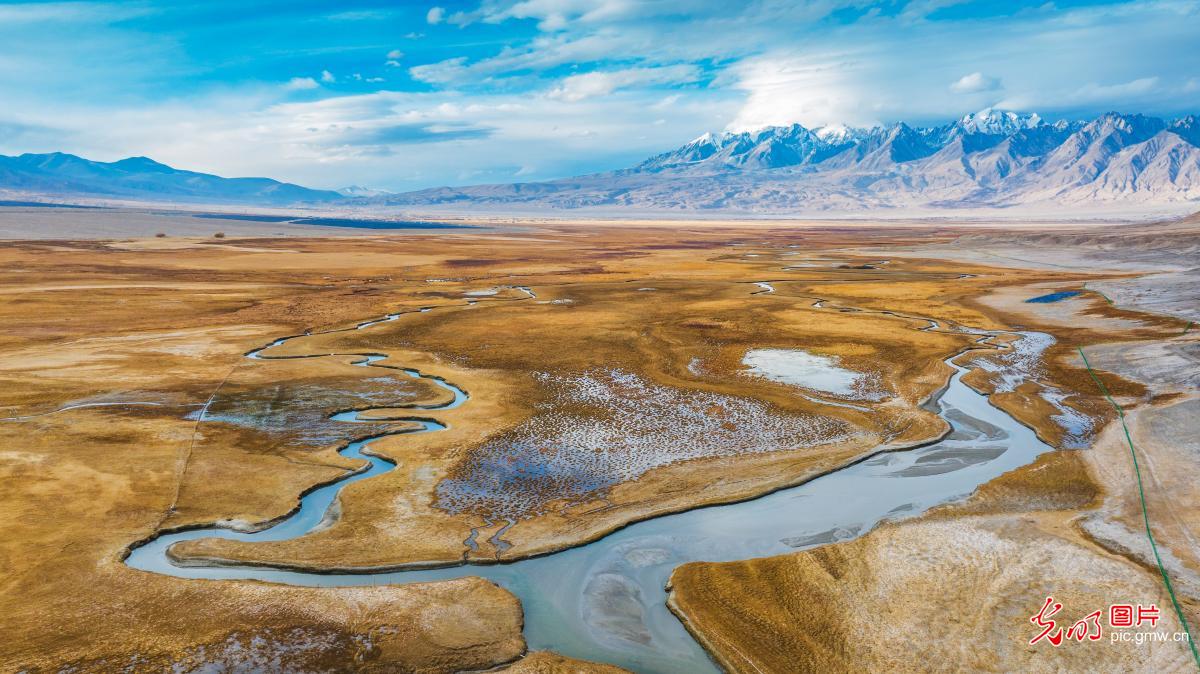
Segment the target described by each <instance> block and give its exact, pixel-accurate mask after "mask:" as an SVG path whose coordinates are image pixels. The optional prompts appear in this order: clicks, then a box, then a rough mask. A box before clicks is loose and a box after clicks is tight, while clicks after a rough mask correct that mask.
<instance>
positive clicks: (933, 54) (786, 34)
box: [0, 0, 1200, 191]
mask: <svg viewBox="0 0 1200 674" xmlns="http://www.w3.org/2000/svg"><path fill="white" fill-rule="evenodd" d="M985 107H999V108H1004V109H1012V110H1017V111H1024V112H1037V113H1039V114H1041V115H1042V116H1043V117H1045V118H1047V119H1049V120H1055V119H1060V118H1070V119H1081V118H1086V117H1090V116H1095V115H1097V114H1099V113H1102V112H1106V111H1109V110H1119V111H1123V112H1141V113H1145V114H1153V115H1159V116H1168V117H1169V116H1179V115H1183V114H1188V113H1196V112H1200V0H1146V1H1141V2H1115V1H1085V0H1059V1H1057V2H1053V1H1052V2H1045V1H1044V0H1033V1H1029V0H988V1H970V0H894V1H892V2H882V3H874V2H861V1H859V0H806V1H791V2H783V1H779V0H746V1H739V2H733V1H730V0H674V1H667V0H641V1H636V0H593V1H590V2H586V1H584V0H482V1H480V0H474V1H471V2H456V3H451V2H447V1H445V0H437V1H436V2H410V1H409V2H395V1H393V2H381V1H355V0H343V1H341V2H315V1H311V0H259V1H257V2H253V3H248V2H246V1H245V0H236V1H234V0H207V1H205V2H180V1H170V2H167V1H151V0H143V1H139V0H124V1H121V2H90V1H81V2H34V3H9V2H0V154H19V153H23V152H51V151H64V152H72V153H76V154H80V155H83V156H86V157H89V158H92V159H97V160H103V161H112V160H116V159H120V158H123V157H127V156H138V155H145V156H149V157H152V158H154V159H157V160H159V161H162V162H165V163H168V164H171V165H173V166H178V167H181V168H188V169H192V170H200V171H207V172H213V173H218V174H220V175H227V176H257V175H265V176H270V177H274V178H278V179H281V180H288V181H293V182H298V183H300V184H303V185H307V186H311V187H318V188H334V189H336V188H340V187H345V186H348V185H361V186H365V187H368V188H374V189H385V190H390V191H403V190H411V189H419V188H423V187H431V186H438V185H463V184H476V183H488V182H518V181H530V180H543V179H548V178H556V177H563V176H570V175H578V174H583V173H591V172H597V171H605V170H611V169H615V168H622V167H626V166H629V165H632V164H634V163H636V162H638V161H640V160H642V159H644V158H646V157H647V156H650V155H653V154H655V153H658V152H663V151H666V150H669V149H671V148H674V147H677V146H679V145H681V144H683V143H685V142H687V141H688V140H690V139H692V138H695V137H696V136H699V135H701V134H702V133H704V132H707V131H714V132H720V131H727V130H732V131H737V130H746V129H753V128H759V127H762V126H764V125H778V124H791V123H800V124H803V125H805V126H808V127H810V128H812V127H817V126H821V125H826V124H849V125H855V126H870V125H874V124H883V123H891V122H895V121H905V122H908V123H910V124H932V123H941V122H945V121H949V120H952V119H954V118H956V117H960V116H962V115H963V114H966V113H969V112H973V111H976V110H979V109H982V108H985Z"/></svg>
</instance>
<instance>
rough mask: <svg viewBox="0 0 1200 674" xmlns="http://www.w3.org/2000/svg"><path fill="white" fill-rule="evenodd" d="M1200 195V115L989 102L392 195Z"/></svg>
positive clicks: (488, 199)
mask: <svg viewBox="0 0 1200 674" xmlns="http://www.w3.org/2000/svg"><path fill="white" fill-rule="evenodd" d="M1196 200H1200V119H1197V117H1195V116H1188V117H1184V118H1182V119H1178V120H1174V121H1166V120H1162V119H1158V118H1154V117H1148V116H1145V115H1138V114H1121V113H1115V112H1113V113H1107V114H1104V115H1101V116H1100V117H1098V118H1096V119H1094V120H1091V121H1086V122H1080V121H1060V122H1055V123H1053V124H1050V123H1047V122H1046V121H1045V120H1043V119H1042V118H1041V117H1040V116H1038V115H1036V114H1019V113H1016V112H1012V111H1007V110H995V109H990V108H989V109H985V110H981V111H979V112H976V113H973V114H969V115H966V116H964V117H962V118H960V119H958V120H956V121H954V122H952V123H949V124H945V125H941V126H934V127H912V126H909V125H907V124H904V123H896V124H891V125H888V126H882V127H874V128H870V129H855V128H851V127H846V126H841V125H831V126H824V127H819V128H816V129H807V128H805V127H803V126H801V125H799V124H793V125H790V126H781V127H767V128H763V129H756V130H753V131H741V132H725V133H719V134H713V133H708V134H704V135H703V136H700V137H699V138H696V139H695V140H692V141H690V142H688V143H686V144H684V145H683V146H681V147H679V148H678V149H675V150H672V151H669V152H664V153H662V154H659V155H656V156H654V157H651V158H650V159H647V160H646V161H644V162H642V163H641V164H639V165H637V166H635V167H633V168H631V169H626V170H622V171H614V172H611V173H600V174H595V175H590V176H582V177H579V178H570V179H563V180H553V181H547V182H542V183H532V184H517V185H483V186H478V187H464V188H454V189H450V188H441V189H437V190H424V191H420V192H411V193H407V194H400V195H393V196H390V197H385V198H383V199H382V200H380V202H381V203H386V204H393V205H400V204H403V205H419V204H442V205H445V204H456V205H461V206H467V207H470V206H483V205H486V206H498V205H509V206H513V205H519V206H520V207H522V208H591V207H603V208H618V209H636V210H646V211H652V210H660V211H689V210H692V211H695V210H729V211H744V212H760V213H788V212H817V211H835V210H836V211H845V210H864V209H886V208H909V207H921V208H973V207H989V208H994V207H1008V206H1017V205H1030V204H1035V205H1036V204H1042V205H1047V206H1067V205H1072V206H1073V205H1077V204H1082V203H1088V202H1091V203H1101V204H1106V203H1129V204H1156V205H1164V204H1187V203H1190V202H1192V201H1196Z"/></svg>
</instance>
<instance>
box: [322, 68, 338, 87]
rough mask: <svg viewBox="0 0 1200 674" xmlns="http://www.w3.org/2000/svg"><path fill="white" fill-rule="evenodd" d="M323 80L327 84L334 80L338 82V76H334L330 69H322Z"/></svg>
mask: <svg viewBox="0 0 1200 674" xmlns="http://www.w3.org/2000/svg"><path fill="white" fill-rule="evenodd" d="M321 81H322V82H325V83H326V84H330V83H332V82H336V81H337V78H336V77H334V76H333V73H331V72H329V71H328V70H322V71H321Z"/></svg>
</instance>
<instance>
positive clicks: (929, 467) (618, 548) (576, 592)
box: [126, 291, 1051, 673]
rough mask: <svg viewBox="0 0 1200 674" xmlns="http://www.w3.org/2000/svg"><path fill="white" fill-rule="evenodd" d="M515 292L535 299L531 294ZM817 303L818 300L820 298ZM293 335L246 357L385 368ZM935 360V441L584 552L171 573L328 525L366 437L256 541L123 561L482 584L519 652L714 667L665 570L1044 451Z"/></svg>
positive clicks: (823, 538)
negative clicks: (516, 622) (344, 463)
mask: <svg viewBox="0 0 1200 674" xmlns="http://www.w3.org/2000/svg"><path fill="white" fill-rule="evenodd" d="M526 292H527V293H528V294H529V295H531V296H532V292H531V291H526ZM815 306H818V307H820V306H822V303H821V302H820V301H818V302H817V304H816V305H815ZM831 309H834V308H833V307H831ZM401 315H402V314H389V315H388V316H386V317H384V318H382V319H377V320H374V321H366V322H364V323H360V324H358V326H356V327H355V328H350V329H363V328H367V327H369V326H371V325H375V324H377V323H380V322H385V321H391V320H396V319H398V318H400V316H401ZM900 318H904V319H909V318H914V317H908V316H902V317H900ZM921 320H929V319H921ZM934 327H937V323H936V322H933V321H930V322H929V325H928V326H926V327H924V328H923V329H932V328H934ZM978 334H984V333H981V332H980V333H978ZM304 336H306V335H298V336H296V337H288V338H283V339H280V340H276V341H274V342H272V343H271V344H268V345H267V346H264V347H262V348H260V349H256V350H254V351H251V352H250V353H248V354H246V355H247V357H249V358H255V359H270V358H281V357H324V356H329V355H340V356H346V355H352V356H358V357H359V358H360V360H358V361H356V362H355V363H354V364H355V365H358V366H363V367H389V366H387V365H379V364H377V362H378V361H380V360H382V359H384V358H386V356H385V355H383V354H377V353H358V354H319V355H313V356H270V355H267V354H266V353H265V352H267V351H269V350H270V349H273V348H275V347H278V346H281V345H283V344H285V343H286V342H288V341H289V340H291V339H297V338H300V337H304ZM985 339H986V337H985ZM946 362H947V364H949V365H950V366H951V367H952V368H954V374H953V375H952V376H951V377H950V379H949V382H948V384H947V386H946V387H945V388H944V389H943V390H942V391H941V392H940V393H939V394H938V395H936V396H935V397H934V398H933V399H932V400H931V401H930V402H929V403H928V405H927V406H928V407H929V409H931V410H934V411H936V412H937V413H938V414H939V415H940V416H941V417H942V418H944V419H945V420H946V421H947V422H949V423H950V425H951V427H952V432H951V433H950V434H948V435H947V436H946V437H945V438H943V439H942V440H941V441H939V442H936V443H933V444H929V445H926V446H924V447H920V448H917V449H912V450H908V451H900V452H887V453H880V454H877V455H874V456H872V457H870V458H868V459H866V460H863V461H860V462H858V463H855V464H853V465H851V466H848V467H846V468H843V469H841V470H837V471H835V472H832V473H830V474H828V475H825V476H823V477H820V478H817V479H815V480H812V481H810V482H808V483H805V484H803V485H800V486H797V487H793V488H789V489H785V490H781V491H778V492H775V493H773V494H769V495H766V496H762V497H760V498H757V499H754V500H751V501H744V502H741V503H734V504H729V505H719V506H710V507H704V508H699V509H696V510H691V511H687V512H682V513H678V514H674V515H666V516H663V517H659V518H656V519H651V520H647V521H644V522H640V523H637V524H633V525H630V526H628V527H626V528H624V529H621V530H619V531H617V532H615V533H613V534H611V535H609V536H606V537H604V538H602V539H600V540H597V541H595V542H593V543H590V544H587V545H582V546H579V547H575V548H570V549H567V550H563V551H561V552H557V553H554V554H551V555H547V556H544V557H537V558H533V559H526V560H521V561H516V562H511V563H504V564H479V565H466V566H455V567H447V568H439V569H414V570H411V571H399V572H390V573H360V574H315V573H303V572H295V571H284V570H278V569H271V568H263V567H254V566H177V565H175V564H173V563H172V562H171V561H170V559H169V558H168V556H167V554H166V552H167V549H168V548H169V547H170V546H171V545H173V544H175V543H177V542H179V541H183V540H190V539H196V538H208V537H217V538H231V539H237V540H244V541H277V540H284V539H289V538H294V537H297V536H303V535H305V534H306V533H308V532H310V531H312V530H313V529H314V528H316V527H318V526H320V525H321V524H322V522H323V521H324V520H325V519H326V515H327V512H328V511H329V508H330V505H331V504H332V503H333V502H334V499H335V498H336V497H337V493H338V491H339V490H340V489H341V488H342V487H344V486H345V485H347V484H350V483H351V482H355V481H358V480H365V479H369V478H371V477H373V476H375V475H379V474H381V473H384V472H387V471H389V470H391V469H392V468H394V464H392V463H391V462H389V461H387V460H385V459H382V458H380V457H378V456H374V455H373V454H371V453H370V445H371V443H372V442H373V441H374V440H375V439H377V438H378V437H381V436H375V437H370V438H364V439H360V440H356V441H354V442H351V443H349V444H348V445H346V446H345V447H344V448H343V449H342V450H341V453H342V454H344V455H345V456H348V457H351V458H357V459H363V460H364V461H365V462H366V464H365V465H366V469H365V470H361V471H359V472H356V473H352V474H349V475H347V476H346V477H345V478H343V479H341V480H340V481H338V482H335V483H333V484H329V485H326V486H324V487H321V488H319V489H316V490H314V491H312V492H310V493H308V494H306V495H305V496H304V497H303V498H302V500H301V505H300V508H299V510H298V511H297V512H295V513H294V514H293V515H292V516H290V517H288V518H286V519H283V520H282V521H279V522H278V523H276V524H274V525H273V526H270V527H268V528H264V529H262V530H259V531H255V532H242V531H234V530H231V529H226V528H220V527H209V528H203V529H194V530H190V531H183V532H175V533H168V534H164V535H162V536H160V537H158V538H156V539H154V540H152V541H149V542H146V543H144V544H142V545H140V546H138V547H134V548H132V549H131V551H130V554H129V556H128V557H127V559H126V563H127V564H128V565H129V566H131V567H133V568H136V569H141V570H144V571H149V572H154V573H161V574H167V575H171V576H177V577H180V578H197V579H221V580H259V581H266V582H272V583H285V584H293V585H306V586H348V585H381V584H389V583H392V584H403V583H415V582H426V581H436V580H444V579H450V578H460V577H464V576H482V577H484V578H487V579H490V580H492V581H494V582H496V583H498V584H500V585H501V586H503V587H505V588H506V589H508V590H509V591H511V592H512V593H514V594H515V595H516V596H517V597H519V598H520V600H521V604H522V606H523V608H524V611H525V637H526V640H527V641H528V644H529V648H530V649H548V650H553V651H556V652H559V653H562V654H564V655H567V656H571V657H575V658H580V659H584V660H592V661H598V662H607V663H611V664H615V665H620V666H622V667H626V668H628V669H630V670H633V671H637V672H662V673H668V672H669V673H676V672H680V673H682V672H688V673H691V672H715V671H718V670H717V668H716V666H715V665H714V664H713V663H712V661H711V660H709V658H708V657H707V655H706V654H705V653H704V651H703V650H702V649H701V648H700V646H699V645H698V644H697V643H696V642H695V641H694V640H693V639H692V638H691V636H690V635H689V634H688V633H687V632H686V631H685V630H684V629H683V626H682V625H681V624H680V622H679V621H678V620H677V619H676V618H675V617H674V616H673V615H671V613H670V612H669V611H668V609H667V607H666V591H665V589H664V585H665V583H666V581H667V579H668V577H669V576H670V573H671V571H672V569H674V568H675V567H677V566H679V565H680V564H683V563H685V562H692V561H714V562H719V561H733V560H741V559H748V558H752V557H761V556H767V555H777V554H782V553H787V552H793V551H796V550H802V549H805V548H810V547H814V546H818V545H823V544H827V543H831V542H836V541H840V540H847V539H850V538H854V537H856V536H859V535H861V534H863V533H865V532H867V531H869V530H870V529H871V528H872V527H874V526H875V525H877V524H879V523H880V522H881V521H884V520H887V519H896V518H903V517H911V516H913V515H917V514H919V513H921V512H923V511H925V510H927V509H928V508H930V507H932V506H935V505H937V504H940V503H944V502H947V501H950V500H953V499H956V498H961V497H963V496H966V495H967V494H970V493H971V492H972V491H973V490H974V489H975V488H976V487H977V486H979V485H980V484H983V483H984V482H987V481H988V480H991V479H993V478H995V477H997V476H999V475H1001V474H1002V473H1005V472H1007V471H1010V470H1013V469H1015V468H1018V467H1020V466H1022V465H1025V464H1027V463H1029V462H1031V461H1032V460H1033V459H1034V458H1035V457H1036V456H1037V455H1039V454H1041V453H1042V452H1046V451H1049V450H1050V449H1051V448H1050V447H1049V446H1047V445H1046V444H1044V443H1043V442H1041V441H1040V440H1039V439H1038V438H1037V437H1036V436H1035V434H1034V433H1033V431H1032V430H1030V429H1029V428H1027V427H1025V426H1023V425H1021V424H1019V423H1017V422H1016V421H1014V420H1013V419H1012V418H1011V417H1009V416H1008V415H1007V414H1005V413H1003V412H1002V411H1000V410H999V409H997V408H995V407H993V406H991V405H990V404H988V402H987V400H986V398H984V397H983V396H981V395H979V394H978V393H976V392H974V391H973V390H971V389H970V388H969V387H967V386H966V385H965V384H963V383H962V376H963V374H964V373H965V371H966V370H965V368H964V367H962V366H960V365H958V364H956V363H955V358H954V357H952V358H949V359H947V360H946ZM390 369H393V370H397V371H399V372H401V373H403V374H405V375H406V376H410V377H417V378H424V379H427V380H429V381H431V382H432V383H434V384H436V385H438V386H441V387H443V388H445V389H446V390H448V391H449V392H450V393H451V394H452V399H451V400H450V401H449V402H447V403H444V404H441V405H432V406H426V407H423V408H419V409H421V410H422V412H425V413H433V414H436V412H437V411H439V410H445V409H450V408H453V407H457V406H458V405H462V404H464V403H466V402H468V401H469V398H468V396H467V394H466V393H465V392H463V391H462V390H461V389H458V388H457V387H455V386H454V385H453V384H451V383H449V382H445V381H443V380H441V379H439V378H436V377H433V376H431V375H427V374H424V373H421V372H418V371H416V370H407V369H402V368H395V367H392V368H390ZM380 409H387V410H395V409H396V408H395V407H389V408H380ZM410 409H411V408H410ZM366 411H367V410H357V411H344V412H339V413H337V414H334V415H332V417H331V419H332V420H333V421H335V422H340V423H360V422H365V421H378V420H379V417H375V418H373V419H364V418H362V417H361V415H362V414H363V413H364V412H366ZM387 419H388V420H389V421H398V420H407V421H410V422H411V424H410V425H409V426H410V427H406V428H405V429H404V430H400V431H396V432H392V433H388V435H393V434H397V433H431V432H437V431H439V430H442V429H444V428H445V426H444V425H443V424H441V423H439V422H437V421H435V420H432V419H430V418H427V417H423V416H422V417H417V416H413V417H406V416H399V417H387Z"/></svg>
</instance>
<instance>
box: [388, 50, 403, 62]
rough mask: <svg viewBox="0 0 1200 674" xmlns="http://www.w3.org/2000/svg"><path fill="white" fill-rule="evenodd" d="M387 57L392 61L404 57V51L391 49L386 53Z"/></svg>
mask: <svg viewBox="0 0 1200 674" xmlns="http://www.w3.org/2000/svg"><path fill="white" fill-rule="evenodd" d="M387 57H388V58H389V59H391V60H393V61H396V60H399V59H402V58H404V52H402V51H400V50H399V49H393V50H391V51H390V52H388V53H387Z"/></svg>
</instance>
